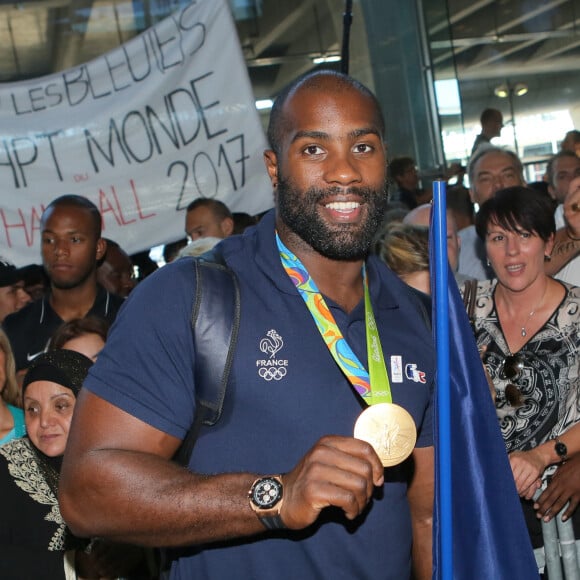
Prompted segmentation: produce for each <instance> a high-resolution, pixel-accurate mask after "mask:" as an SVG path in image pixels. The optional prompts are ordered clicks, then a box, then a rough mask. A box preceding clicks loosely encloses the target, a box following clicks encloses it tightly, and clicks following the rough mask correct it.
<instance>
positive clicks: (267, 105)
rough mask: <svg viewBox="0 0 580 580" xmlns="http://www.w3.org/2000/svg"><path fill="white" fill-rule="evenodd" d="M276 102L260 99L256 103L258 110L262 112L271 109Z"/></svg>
mask: <svg viewBox="0 0 580 580" xmlns="http://www.w3.org/2000/svg"><path fill="white" fill-rule="evenodd" d="M273 104H274V101H273V100H272V99H260V100H258V101H256V109H258V111H262V110H264V109H271V108H272V105H273Z"/></svg>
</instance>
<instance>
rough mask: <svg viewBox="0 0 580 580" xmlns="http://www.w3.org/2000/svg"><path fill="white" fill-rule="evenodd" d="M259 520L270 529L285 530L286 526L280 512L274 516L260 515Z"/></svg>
mask: <svg viewBox="0 0 580 580" xmlns="http://www.w3.org/2000/svg"><path fill="white" fill-rule="evenodd" d="M258 518H259V520H260V521H261V522H262V524H264V527H266V528H267V529H269V530H285V529H286V526H285V525H284V522H283V521H282V518H281V517H280V514H276V515H273V516H260V515H258Z"/></svg>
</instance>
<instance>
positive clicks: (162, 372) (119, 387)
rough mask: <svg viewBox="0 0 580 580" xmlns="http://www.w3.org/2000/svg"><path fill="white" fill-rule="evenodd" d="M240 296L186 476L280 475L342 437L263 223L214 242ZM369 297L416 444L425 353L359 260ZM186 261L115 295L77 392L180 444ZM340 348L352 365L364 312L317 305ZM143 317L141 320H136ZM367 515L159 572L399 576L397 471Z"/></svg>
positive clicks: (337, 385)
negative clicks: (115, 304) (210, 421)
mask: <svg viewBox="0 0 580 580" xmlns="http://www.w3.org/2000/svg"><path fill="white" fill-rule="evenodd" d="M222 248H223V253H224V256H225V259H226V261H227V263H228V265H229V266H230V267H231V268H232V269H234V270H235V271H236V274H237V276H238V278H239V280H240V289H241V299H242V305H241V325H240V334H239V340H238V344H237V348H236V353H235V357H234V362H233V368H232V372H231V375H230V376H231V380H230V384H229V385H228V391H227V394H226V399H225V402H224V409H223V414H222V417H221V419H220V421H219V422H218V423H217V424H216V425H215V426H213V427H204V428H203V429H202V431H201V433H200V436H199V438H198V440H197V442H196V445H195V448H194V451H193V454H192V457H191V461H190V469H191V470H192V471H196V472H199V473H224V472H240V471H248V472H256V473H264V474H270V473H284V472H286V471H289V470H291V469H292V468H293V467H294V466H295V465H296V463H297V462H298V461H299V460H300V459H301V458H302V457H303V455H304V454H305V453H306V452H307V451H308V450H309V449H310V448H311V447H312V446H313V445H314V444H315V443H316V441H317V440H318V439H319V438H320V437H322V436H324V435H328V434H334V435H346V436H351V435H352V433H353V427H354V423H355V421H356V418H357V417H358V415H359V414H360V412H361V402H360V400H359V398H358V396H357V395H355V393H354V391H353V389H352V387H351V385H350V384H349V382H348V381H347V380H346V379H345V377H344V375H343V374H342V372H341V371H340V369H339V368H338V366H337V365H336V363H335V362H334V359H333V358H332V356H331V354H330V352H329V351H328V348H327V346H326V345H325V343H324V341H323V339H322V337H321V336H320V334H319V332H318V330H317V328H316V325H315V323H314V321H313V319H312V316H311V314H310V312H309V311H308V310H307V308H306V306H305V304H304V302H303V300H302V298H301V297H300V295H299V294H298V292H297V290H296V288H295V287H294V285H293V284H292V282H291V281H290V279H289V278H288V276H287V275H286V273H285V271H284V269H283V268H282V265H281V263H280V259H279V255H278V250H277V247H276V242H275V238H274V215H273V213H270V214H268V215H266V216H265V217H264V218H263V219H262V221H261V222H260V224H259V225H258V226H257V227H256V228H252V229H251V230H249V231H247V232H246V233H245V234H244V235H243V236H236V237H233V238H228V239H226V240H224V241H223V242H222ZM367 268H368V275H369V288H370V293H371V301H372V303H373V309H374V313H375V318H376V320H377V325H378V328H379V333H380V337H381V342H382V347H383V352H384V355H385V360H386V363H387V369H388V372H389V377H390V380H391V388H392V392H393V400H394V402H396V403H398V404H400V405H402V406H404V407H405V408H406V409H407V410H408V411H409V412H410V413H411V415H412V416H413V418H414V420H415V423H416V424H417V426H418V432H419V435H418V442H417V445H418V446H430V445H432V444H433V438H432V417H431V414H432V413H431V400H432V391H433V384H434V361H435V357H434V350H433V345H432V341H431V335H430V331H429V330H428V329H427V328H426V326H425V323H424V320H423V318H422V316H421V314H420V313H419V312H418V311H417V308H416V305H415V304H414V303H413V302H412V299H411V298H410V294H409V290H408V288H407V287H406V286H405V285H404V284H403V283H402V282H401V281H400V280H399V279H398V278H397V277H396V276H395V275H394V274H393V273H392V272H390V271H389V270H388V269H387V268H386V267H385V266H384V265H383V264H382V263H381V262H379V260H378V259H375V258H374V257H371V258H370V259H369V261H368V266H367ZM194 288H195V279H194V268H193V265H192V263H191V259H187V258H184V259H181V260H178V261H177V262H174V263H172V264H169V265H168V266H165V267H164V268H162V269H161V270H159V271H158V272H156V273H154V274H152V275H151V276H149V277H148V278H147V279H146V280H145V281H144V282H143V283H141V284H140V285H139V286H138V287H137V288H136V289H135V290H134V291H133V292H132V293H131V295H130V296H129V298H128V299H127V303H126V305H125V307H124V308H123V310H122V311H121V312H120V314H119V317H118V318H117V322H116V323H115V325H114V327H113V329H112V332H111V334H110V337H109V339H108V341H107V345H106V347H105V349H104V350H103V352H102V353H101V354H100V356H99V359H98V361H97V363H96V364H95V365H94V366H93V367H92V368H91V370H90V373H89V377H88V379H87V381H86V383H85V386H86V388H88V389H89V390H90V391H92V392H94V393H95V394H97V395H99V396H101V397H103V398H104V399H106V400H108V401H110V402H111V403H113V404H115V405H116V406H118V407H120V408H121V409H123V410H124V411H126V412H128V413H130V414H131V415H133V416H135V417H137V418H139V419H140V420H142V421H145V422H146V423H148V424H150V425H152V426H153V427H155V428H157V429H160V430H162V431H164V432H166V433H168V434H170V435H173V436H176V437H179V438H183V437H184V436H185V434H186V432H187V431H188V429H189V428H190V426H191V423H192V421H193V417H194V412H195V399H194V388H195V385H194V384H193V376H194V371H193V369H194V364H195V362H194V361H195V349H194V345H193V339H192V333H191V328H190V322H189V321H190V319H191V310H192V306H193V296H194ZM329 306H330V308H331V310H332V312H333V314H334V316H335V319H336V321H337V323H338V325H339V326H340V328H341V330H342V332H343V334H344V336H345V337H346V339H347V341H348V342H349V344H350V345H351V347H352V348H353V350H354V351H355V352H356V354H357V355H358V356H359V358H360V359H361V361H363V362H366V332H365V325H364V303H363V301H361V304H359V305H358V306H357V307H356V308H355V309H354V310H353V311H352V312H350V313H348V314H347V313H345V312H343V311H342V310H341V309H340V308H339V307H338V306H337V305H336V304H333V303H332V302H329ZM144 313H145V314H144ZM385 480H386V483H385V485H384V486H383V487H382V488H381V489H377V491H376V494H375V497H374V499H373V501H372V502H371V503H370V505H369V508H368V510H367V511H366V512H365V513H364V514H363V515H362V516H360V517H359V518H357V520H355V521H354V522H349V521H347V520H346V518H344V516H343V514H342V512H341V511H340V510H334V509H327V510H325V511H324V512H323V513H322V515H321V517H320V518H319V520H318V521H317V522H316V524H314V525H313V526H311V527H310V528H308V529H307V530H303V531H301V532H281V533H280V532H277V533H275V534H274V535H272V536H271V537H267V536H265V537H263V536H260V537H259V538H257V539H256V538H249V539H244V540H241V541H238V542H228V543H220V544H215V545H214V544H210V545H207V546H196V547H194V548H192V549H191V550H189V551H188V552H187V554H186V555H184V556H183V557H181V558H180V559H179V560H177V561H175V562H174V563H173V567H172V577H173V578H192V577H211V578H222V577H223V578H225V577H230V576H231V573H232V571H233V570H235V575H236V577H239V578H272V577H276V578H296V577H302V578H349V579H350V578H390V579H393V580H395V579H396V580H400V579H401V578H406V577H409V573H410V558H411V522H410V515H409V508H408V503H407V499H406V489H407V482H406V476H405V470H404V469H403V468H402V467H395V468H389V469H386V470H385Z"/></svg>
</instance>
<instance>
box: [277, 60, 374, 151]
mask: <svg viewBox="0 0 580 580" xmlns="http://www.w3.org/2000/svg"><path fill="white" fill-rule="evenodd" d="M329 78H332V79H334V80H335V81H336V82H337V85H338V88H339V89H342V88H350V89H355V90H356V91H359V92H360V93H361V94H363V95H364V96H366V97H368V98H369V99H370V100H371V101H372V102H373V105H374V107H375V109H376V115H377V122H378V124H379V132H380V134H381V137H383V138H384V133H385V119H384V117H383V112H382V110H381V106H380V104H379V101H378V99H377V97H376V96H375V95H374V94H373V92H372V91H371V90H370V89H368V88H367V87H366V86H365V85H363V84H362V83H361V82H359V81H357V80H356V79H354V78H352V77H351V76H349V75H346V74H344V73H341V72H338V71H334V70H327V69H325V70H315V71H310V72H307V73H306V74H304V75H302V76H300V77H298V78H297V79H296V80H294V81H293V82H291V83H290V84H289V85H287V86H286V87H284V88H283V89H282V90H281V91H280V93H278V96H277V97H276V100H275V101H274V106H273V107H272V110H271V111H270V122H269V123H268V142H269V144H270V149H272V151H274V153H275V154H276V156H278V155H279V154H280V148H281V143H282V138H283V136H284V133H285V132H286V130H287V127H286V119H285V115H284V112H283V110H284V105H285V104H286V102H287V101H288V99H289V98H290V97H291V96H293V95H294V94H295V93H296V91H298V89H301V88H302V87H305V88H307V89H317V88H321V87H324V86H325V83H326V81H327V80H328V79H329Z"/></svg>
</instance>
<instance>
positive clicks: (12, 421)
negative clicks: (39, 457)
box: [0, 329, 26, 445]
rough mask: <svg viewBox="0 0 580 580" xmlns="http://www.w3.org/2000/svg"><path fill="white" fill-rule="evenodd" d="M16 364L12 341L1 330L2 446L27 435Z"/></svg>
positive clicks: (0, 427) (0, 440)
mask: <svg viewBox="0 0 580 580" xmlns="http://www.w3.org/2000/svg"><path fill="white" fill-rule="evenodd" d="M20 407H21V403H20V389H19V387H18V382H17V381H16V364H15V362H14V354H13V352H12V347H11V346H10V341H9V340H8V337H7V336H6V334H5V333H4V331H3V330H1V329H0V445H4V443H8V441H11V440H12V439H15V438H16V437H22V436H23V435H24V434H25V433H26V427H25V426H24V413H23V412H22V409H21V408H20Z"/></svg>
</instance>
